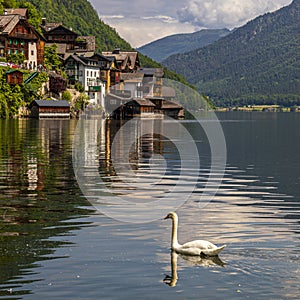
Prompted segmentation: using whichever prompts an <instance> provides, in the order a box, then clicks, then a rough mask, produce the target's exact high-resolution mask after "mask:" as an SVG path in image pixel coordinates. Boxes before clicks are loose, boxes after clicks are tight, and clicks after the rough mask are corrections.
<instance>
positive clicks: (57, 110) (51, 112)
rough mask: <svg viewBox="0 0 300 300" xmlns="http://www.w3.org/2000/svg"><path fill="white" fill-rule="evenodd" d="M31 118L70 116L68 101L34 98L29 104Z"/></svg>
mask: <svg viewBox="0 0 300 300" xmlns="http://www.w3.org/2000/svg"><path fill="white" fill-rule="evenodd" d="M30 111H31V117H33V118H38V119H41V118H67V119H69V118H70V103H69V102H68V101H66V100H34V101H32V102H31V104H30Z"/></svg>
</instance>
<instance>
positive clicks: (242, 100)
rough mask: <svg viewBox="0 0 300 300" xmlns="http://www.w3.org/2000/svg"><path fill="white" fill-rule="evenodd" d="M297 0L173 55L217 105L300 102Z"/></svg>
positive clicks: (171, 63)
mask: <svg viewBox="0 0 300 300" xmlns="http://www.w3.org/2000/svg"><path fill="white" fill-rule="evenodd" d="M299 32H300V0H294V1H293V2H292V3H291V4H290V5H289V6H286V7H284V8H281V9H280V10H278V11H276V12H273V13H267V14H265V15H263V16H260V17H258V18H256V19H254V20H252V21H250V22H249V23H247V24H246V25H245V26H243V27H240V28H238V29H236V30H235V31H234V32H232V33H231V34H229V35H227V36H226V37H224V38H222V39H220V40H218V41H217V42H215V43H214V44H212V45H209V46H206V47H204V48H201V49H198V50H195V51H192V52H188V53H185V54H178V55H172V56H171V57H169V58H168V59H166V60H165V61H163V62H162V63H163V65H165V66H167V67H168V68H170V69H172V70H174V71H175V72H177V73H179V74H182V75H183V76H185V77H186V79H187V80H188V81H189V82H190V83H191V84H194V85H196V86H197V88H198V90H199V91H200V92H203V93H205V94H208V95H209V96H210V97H211V98H212V99H213V100H214V102H215V103H216V104H217V105H220V106H229V105H244V104H252V103H256V104H263V103H266V104H267V103H268V104H270V103H277V104H283V105H287V106H288V105H293V104H298V105H299V104H300V35H299Z"/></svg>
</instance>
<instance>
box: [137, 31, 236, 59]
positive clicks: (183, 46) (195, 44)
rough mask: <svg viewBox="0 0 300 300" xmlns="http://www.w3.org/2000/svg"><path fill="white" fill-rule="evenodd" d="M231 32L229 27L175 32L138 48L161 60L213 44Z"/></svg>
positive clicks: (145, 53)
mask: <svg viewBox="0 0 300 300" xmlns="http://www.w3.org/2000/svg"><path fill="white" fill-rule="evenodd" d="M229 33H230V31H229V30H228V29H202V30H200V31H197V32H193V33H182V34H174V35H170V36H166V37H164V38H162V39H159V40H156V41H154V42H151V43H149V44H146V45H144V46H142V47H139V48H138V49H137V50H138V51H139V52H141V53H143V54H144V55H147V56H149V57H151V58H152V59H154V60H156V61H158V62H161V61H162V60H164V59H166V58H167V57H169V56H170V55H172V54H177V53H184V52H189V51H192V50H195V49H199V48H201V47H204V46H207V45H209V44H212V43H213V42H215V41H217V40H218V39H220V38H221V37H224V36H226V35H227V34H229Z"/></svg>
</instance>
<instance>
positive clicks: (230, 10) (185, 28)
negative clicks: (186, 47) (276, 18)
mask: <svg viewBox="0 0 300 300" xmlns="http://www.w3.org/2000/svg"><path fill="white" fill-rule="evenodd" d="M90 1H91V3H92V4H93V5H94V7H95V8H96V9H97V11H98V13H99V16H100V18H101V19H102V20H103V21H104V22H105V23H107V24H108V25H110V26H112V27H114V28H115V29H116V30H117V32H118V33H119V34H120V35H121V36H122V37H123V38H124V39H126V40H127V41H129V42H130V43H131V45H132V46H133V47H139V46H141V45H143V44H146V43H149V42H151V41H153V40H156V39H159V38H162V37H164V36H167V35H171V34H176V33H187V32H193V31H196V30H200V29H201V28H225V27H226V28H229V29H231V28H234V27H238V26H241V25H244V24H245V23H247V21H249V20H251V19H254V18H255V17H257V16H258V15H261V14H264V13H266V12H271V11H274V10H277V9H279V8H280V7H282V6H285V5H288V4H290V3H291V2H292V0H272V1H271V0H152V1H146V0H130V1H123V0H110V1H107V0H90Z"/></svg>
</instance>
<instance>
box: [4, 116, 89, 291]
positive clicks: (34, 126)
mask: <svg viewBox="0 0 300 300" xmlns="http://www.w3.org/2000/svg"><path fill="white" fill-rule="evenodd" d="M75 125H76V124H75V122H72V121H69V120H68V121H62V120H44V121H37V120H9V121H6V120H0V135H1V136H0V170H1V173H0V186H1V190H2V193H1V194H0V254H1V256H0V270H1V272H0V283H1V284H6V285H7V286H8V283H9V286H16V285H18V286H20V285H22V284H21V283H20V282H19V281H18V282H19V284H14V283H13V282H14V280H17V279H18V278H19V277H20V276H23V275H24V274H27V273H30V271H28V269H31V268H33V267H35V266H37V265H36V262H38V261H41V260H45V259H53V258H56V257H55V254H54V253H55V249H56V248H58V247H61V246H63V245H65V244H66V243H67V242H66V241H62V240H61V241H54V240H52V239H51V240H50V239H49V238H52V237H55V236H64V235H68V234H69V232H70V230H78V229H80V228H81V226H82V225H83V223H82V222H80V221H78V222H77V221H75V219H76V218H79V217H82V216H84V215H87V214H89V210H86V209H82V208H80V207H79V206H87V205H89V203H88V202H87V201H85V200H84V198H83V197H81V196H80V194H81V193H80V190H79V188H78V187H77V185H76V181H75V177H74V174H73V169H72V145H71V143H72V134H73V130H74V126H75ZM66 220H73V221H70V222H68V223H62V221H66ZM27 292H28V291H27ZM24 293H25V291H24ZM4 294H5V292H4Z"/></svg>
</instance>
